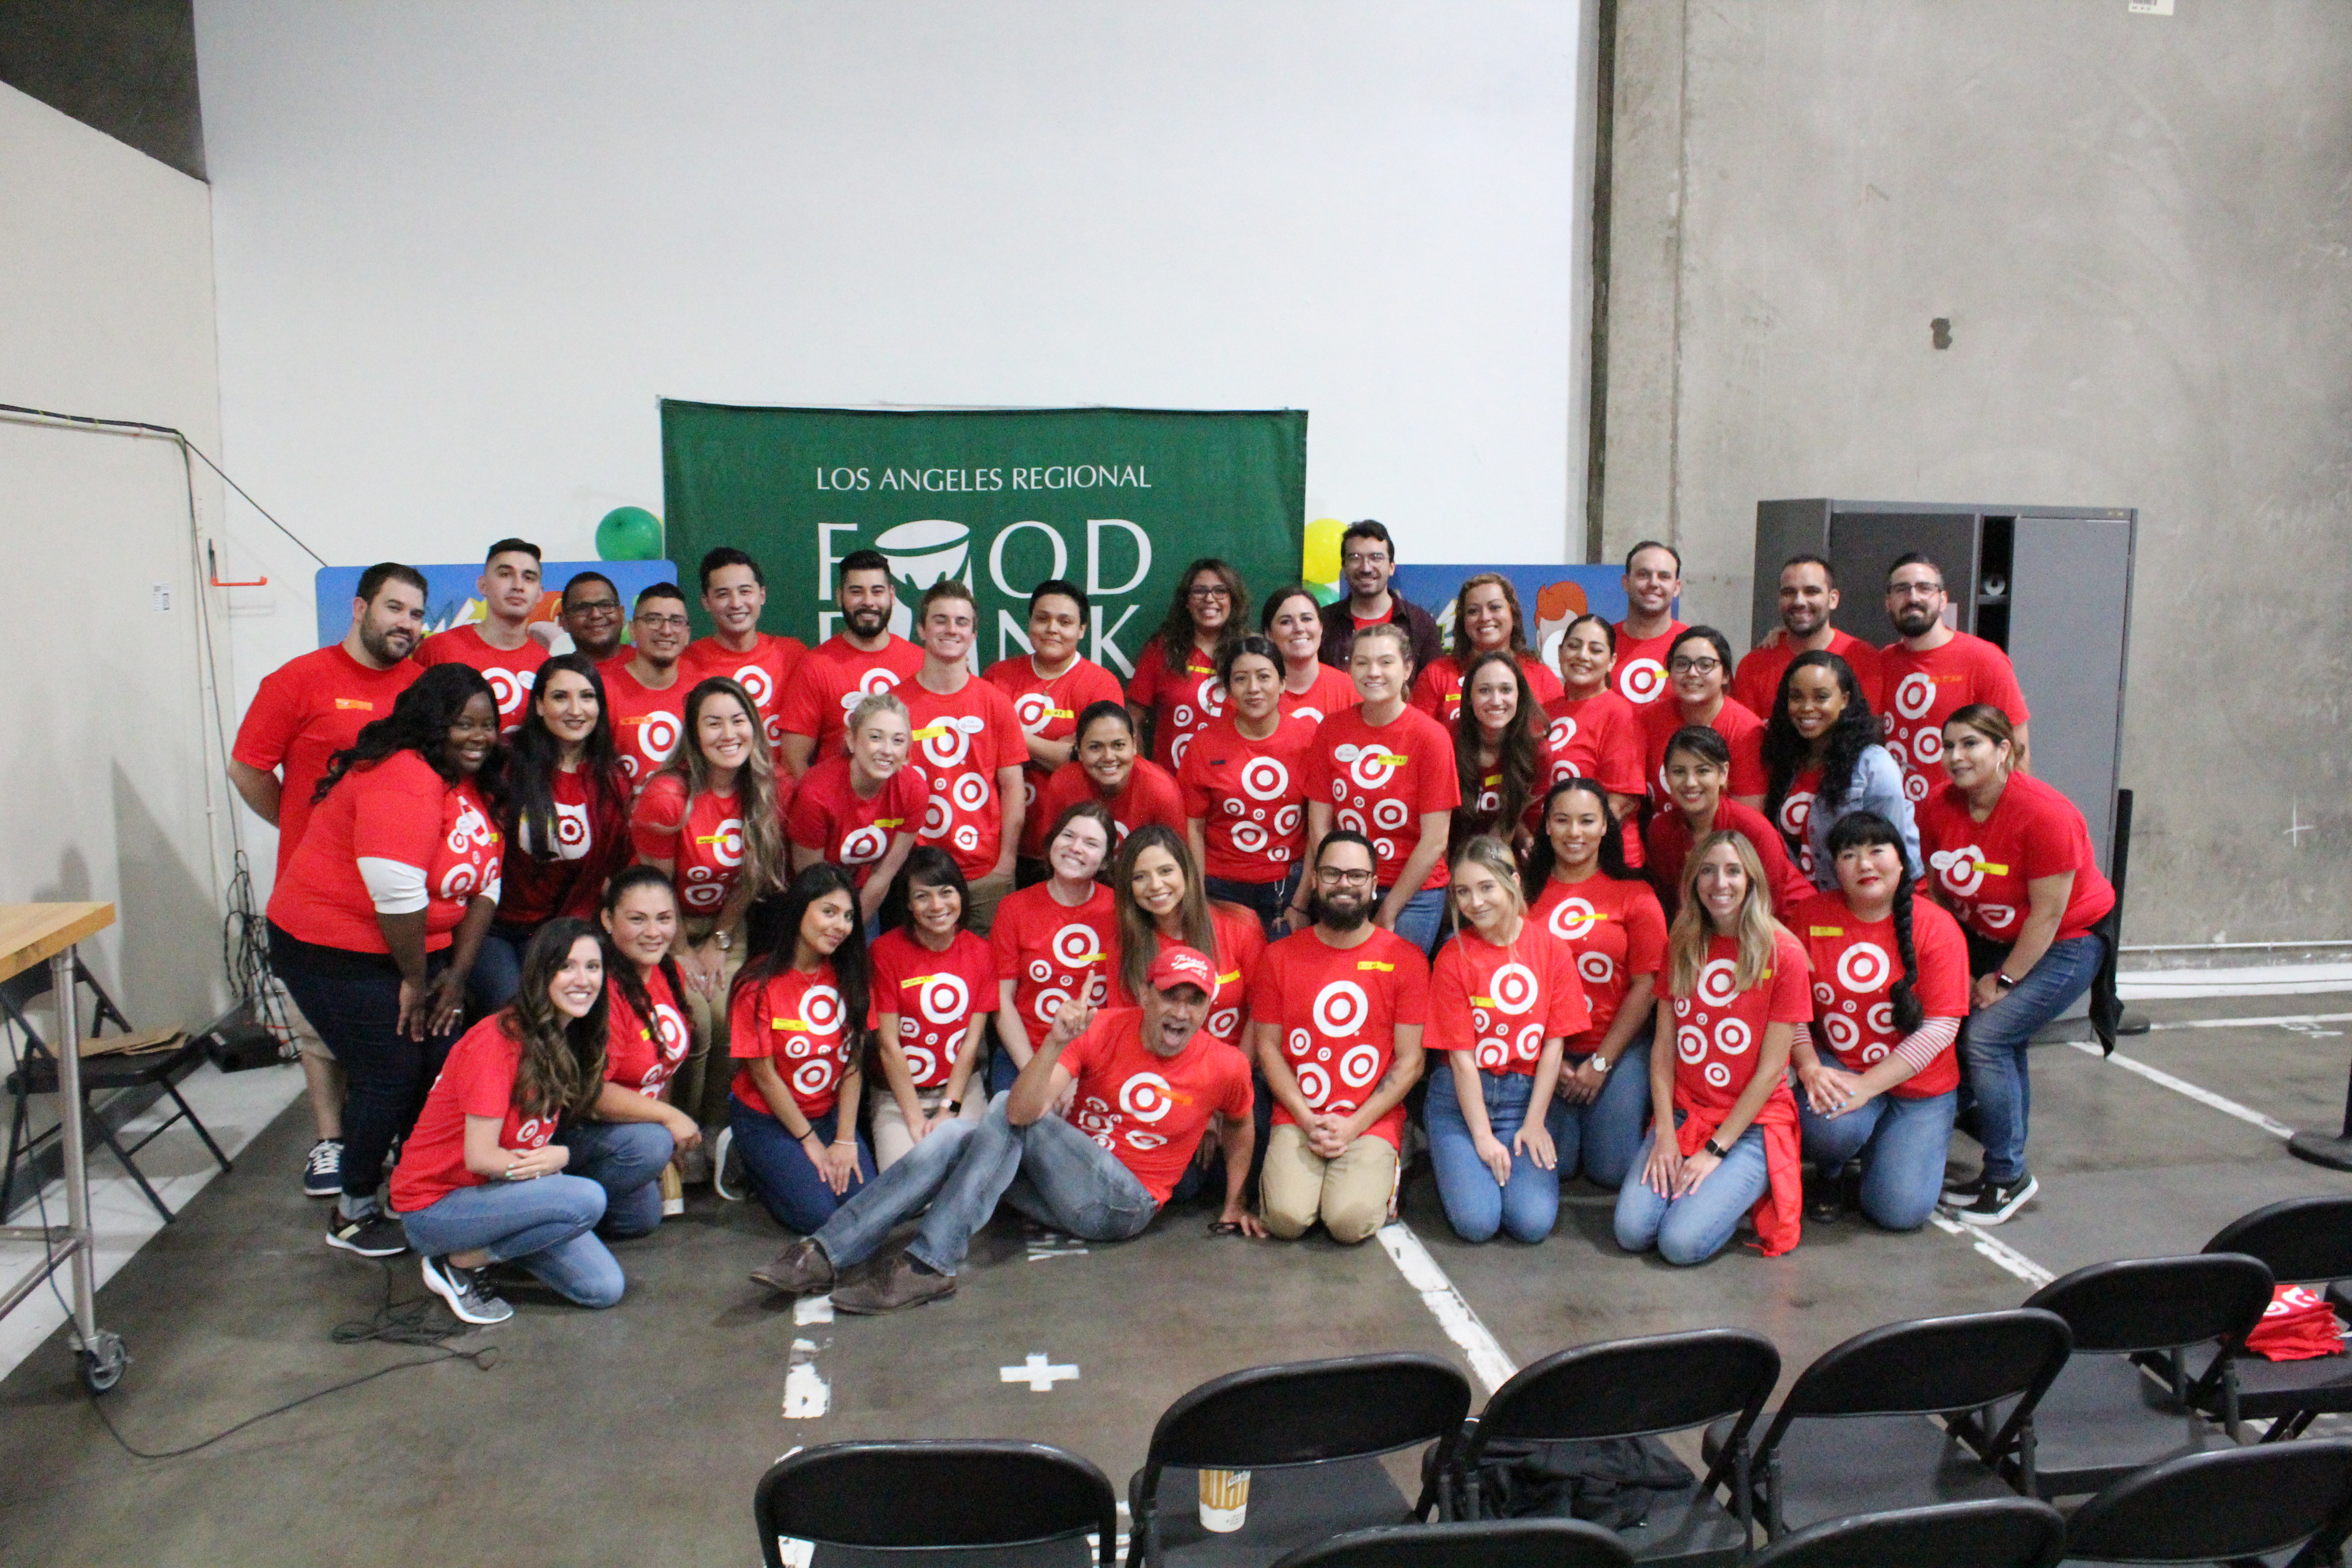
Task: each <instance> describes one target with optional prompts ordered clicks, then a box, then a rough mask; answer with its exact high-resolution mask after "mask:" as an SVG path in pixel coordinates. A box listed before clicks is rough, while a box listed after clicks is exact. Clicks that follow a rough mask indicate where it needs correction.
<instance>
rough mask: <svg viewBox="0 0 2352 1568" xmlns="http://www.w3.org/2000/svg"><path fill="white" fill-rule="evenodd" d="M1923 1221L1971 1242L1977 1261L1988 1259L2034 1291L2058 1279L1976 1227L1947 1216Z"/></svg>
mask: <svg viewBox="0 0 2352 1568" xmlns="http://www.w3.org/2000/svg"><path fill="white" fill-rule="evenodd" d="M1927 1219H1928V1222H1929V1223H1930V1224H1932V1225H1933V1226H1935V1227H1936V1228H1937V1230H1940V1231H1942V1232H1943V1233H1944V1234H1945V1235H1947V1236H1964V1237H1968V1238H1969V1240H1970V1241H1971V1242H1973V1243H1975V1244H1976V1250H1977V1256H1978V1257H1979V1258H1990V1259H1991V1260H1992V1261H1993V1262H1994V1263H1996V1264H1999V1265H2000V1267H2001V1268H2005V1269H2007V1270H2008V1271H2009V1272H2010V1273H2011V1274H2014V1275H2016V1276H2017V1277H2018V1278H2019V1279H2022V1280H2024V1281H2025V1282H2026V1283H2027V1284H2028V1285H2031V1286H2032V1287H2033V1288H2034V1289H2037V1290H2039V1289H2042V1287H2043V1286H2044V1285H2047V1284H2049V1283H2050V1281H2052V1280H2053V1279H2057V1278H2058V1276H2056V1275H2055V1274H2053V1273H2051V1272H2050V1270H2048V1269H2047V1268H2042V1265H2040V1264H2039V1263H2036V1262H2034V1261H2033V1259H2032V1258H2028V1257H2026V1256H2025V1254H2023V1253H2022V1252H2020V1251H2018V1250H2017V1248H2015V1247H2011V1246H2010V1245H2009V1243H2007V1242H2005V1241H2002V1240H2000V1239H1999V1238H1998V1237H1990V1236H1987V1235H1986V1234H1985V1233H1984V1232H1983V1231H1982V1230H1981V1229H1979V1227H1978V1226H1972V1225H1963V1224H1961V1223H1960V1222H1959V1221H1958V1220H1956V1219H1954V1218H1952V1217H1951V1216H1950V1215H1945V1214H1932V1215H1928V1216H1927Z"/></svg>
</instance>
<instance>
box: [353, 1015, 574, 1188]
mask: <svg viewBox="0 0 2352 1568" xmlns="http://www.w3.org/2000/svg"><path fill="white" fill-rule="evenodd" d="M506 1018H507V1014H506V1013H505V1012H503V1011H501V1012H499V1013H494V1014H492V1015H491V1016H488V1017H487V1018H485V1019H483V1020H482V1021H481V1022H480V1023H478V1024H477V1025H475V1026H473V1027H472V1028H470V1029H468V1030H467V1031H466V1032H465V1033H464V1034H463V1035H460V1036H459V1037H457V1044H456V1045H454V1046H451V1047H449V1055H448V1057H447V1058H446V1060H444V1061H443V1062H442V1064H441V1076H440V1077H438V1078H436V1079H434V1080H433V1088H432V1089H431V1091H430V1092H429V1093H427V1094H426V1095H425V1109H424V1110H421V1111H419V1112H417V1116H416V1125H415V1127H414V1128H412V1129H410V1131H409V1134H408V1136H407V1137H406V1138H405V1139H404V1140H403V1141H402V1142H401V1145H400V1163H399V1164H397V1165H395V1166H394V1167H393V1172H392V1206H393V1211H394V1213H396V1214H415V1212H416V1211H417V1210H419V1209H428V1208H431V1207H432V1206H433V1205H435V1204H437V1203H439V1202H440V1201H441V1200H442V1199H443V1198H446V1197H447V1196H448V1195H449V1194H451V1193H454V1192H456V1191H457V1190H458V1189H459V1188H461V1187H478V1186H480V1185H481V1184H482V1178H481V1177H479V1176H478V1175H476V1174H474V1173H473V1172H471V1171H469V1170H467V1169H466V1118H467V1117H468V1116H496V1117H500V1118H503V1119H504V1120H503V1122H502V1124H501V1125H500V1126H499V1148H501V1149H510V1150H512V1151H514V1152H516V1153H519V1154H520V1153H527V1152H530V1151H531V1150H533V1149H543V1148H545V1147H546V1146H547V1142H548V1140H549V1139H551V1138H552V1137H554V1136H555V1128H556V1123H557V1121H558V1120H559V1119H558V1117H557V1116H556V1115H555V1114H554V1113H553V1112H550V1113H549V1114H547V1115H545V1116H533V1117H528V1118H526V1117H525V1116H524V1115H523V1114H522V1112H521V1111H520V1110H517V1109H516V1108H515V1102H514V1084H515V1075H516V1074H517V1073H518V1072H519V1071H520V1070H521V1068H522V1042H521V1041H520V1040H518V1039H514V1038H511V1037H509V1036H508V1034H507V1032H506V1030H505V1028H504V1027H502V1026H503V1024H504V1023H505V1021H506Z"/></svg>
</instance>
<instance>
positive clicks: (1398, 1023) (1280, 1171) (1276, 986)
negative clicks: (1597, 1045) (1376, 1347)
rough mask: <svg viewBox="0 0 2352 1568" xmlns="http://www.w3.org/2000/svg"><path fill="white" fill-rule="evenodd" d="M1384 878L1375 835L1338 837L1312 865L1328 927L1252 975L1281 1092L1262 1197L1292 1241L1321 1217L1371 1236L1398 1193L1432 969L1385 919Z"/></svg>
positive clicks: (1254, 1027) (1320, 926)
mask: <svg viewBox="0 0 2352 1568" xmlns="http://www.w3.org/2000/svg"><path fill="white" fill-rule="evenodd" d="M1372 879H1373V855H1372V847H1371V845H1370V844H1369V843H1368V842H1366V841H1365V838H1364V836H1363V835H1362V834H1360V833H1351V832H1349V831H1348V830H1347V829H1345V828H1340V829H1338V830H1335V831H1333V832H1330V833H1327V834H1325V835H1324V836H1323V839H1322V842H1321V843H1320V844H1318V845H1317V846H1316V849H1315V864H1314V865H1313V866H1312V867H1311V868H1308V871H1307V885H1308V887H1309V888H1311V889H1313V897H1312V900H1311V901H1310V902H1309V904H1308V906H1307V910H1308V912H1309V913H1310V914H1311V915H1313V917H1314V919H1315V923H1314V924H1313V925H1312V926H1310V927H1308V928H1307V930H1305V931H1300V932H1298V933H1297V935H1295V936H1286V937H1285V938H1283V939H1282V940H1281V941H1280V942H1276V943H1275V944H1274V945H1273V946H1272V947H1270V948H1268V949H1266V952H1265V957H1264V958H1262V959H1260V960H1259V961H1258V964H1257V969H1256V971H1255V973H1254V974H1253V975H1252V976H1251V978H1250V987H1249V1017H1250V1049H1251V1053H1252V1055H1254V1056H1255V1058H1256V1059H1257V1064H1258V1069H1259V1070H1260V1071H1262V1072H1263V1073H1265V1083H1266V1088H1267V1089H1269V1090H1270V1091H1271V1092H1272V1094H1273V1097H1274V1128H1273V1131H1272V1132H1271V1133H1270V1134H1269V1135H1268V1137H1267V1140H1266V1151H1265V1170H1263V1171H1262V1172H1260V1173H1259V1175H1258V1202H1259V1205H1260V1209H1261V1212H1262V1214H1263V1215H1264V1217H1265V1228H1266V1229H1267V1231H1268V1232H1270V1233H1271V1234H1273V1235H1275V1236H1278V1237H1282V1238H1283V1239H1284V1240H1286V1241H1288V1240H1293V1239H1296V1238H1297V1237H1301V1236H1304V1235H1305V1234H1306V1233H1307V1227H1308V1226H1311V1225H1313V1224H1314V1223H1315V1222H1316V1221H1317V1220H1318V1219H1320V1220H1321V1221H1322V1222H1323V1228H1324V1229H1325V1230H1326V1231H1328V1233H1329V1234H1330V1237H1331V1239H1332V1240H1334V1241H1339V1242H1348V1243H1354V1242H1359V1241H1362V1240H1363V1239H1364V1238H1365V1237H1369V1236H1370V1235H1371V1234H1372V1233H1373V1232H1374V1231H1376V1230H1378V1229H1380V1227H1381V1224H1382V1222H1384V1221H1385V1220H1386V1219H1387V1218H1388V1213H1389V1197H1390V1194H1391V1193H1392V1192H1394V1191H1395V1188H1396V1170H1397V1153H1398V1145H1399V1142H1400V1140H1401V1139H1402V1137H1403V1136H1404V1115H1405V1112H1404V1097H1405V1094H1406V1092H1407V1091H1408V1090H1410V1089H1412V1086H1413V1084H1414V1083H1415V1082H1416V1081H1417V1080H1418V1079H1420V1077H1421V1070H1422V1052H1421V1031H1422V1025H1423V1021H1424V1019H1425V1018H1426V1016H1427V1015H1428V1011H1429V962H1428V960H1426V959H1424V958H1423V956H1422V954H1421V950H1420V949H1419V948H1417V947H1415V946H1413V945H1412V943H1411V942H1407V941H1405V940H1404V938H1402V937H1401V936H1398V935H1397V934H1396V933H1395V932H1394V931H1383V930H1381V928H1380V927H1379V926H1376V925H1374V924H1373V923H1372V920H1371V915H1372V906H1373V903H1374V901H1375V900H1377V899H1378V898H1379V893H1378V892H1377V890H1376V889H1375V888H1374V886H1373V881H1372Z"/></svg>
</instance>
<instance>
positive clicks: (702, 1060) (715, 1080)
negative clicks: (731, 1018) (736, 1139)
mask: <svg viewBox="0 0 2352 1568" xmlns="http://www.w3.org/2000/svg"><path fill="white" fill-rule="evenodd" d="M714 947H715V939H706V940H705V941H703V942H697V943H695V944H694V951H695V953H696V955H697V956H702V955H704V954H707V953H709V952H711V951H713V950H714ZM723 957H724V963H723V964H722V967H721V968H720V971H719V974H720V978H721V981H722V984H720V986H719V994H718V995H716V996H705V995H704V994H702V993H701V992H700V991H699V990H698V989H696V987H695V984H694V982H693V981H691V980H688V981H687V983H686V994H685V995H684V996H682V997H680V998H679V1000H680V1001H682V1002H684V1003H685V1004H686V1021H687V1026H688V1028H689V1029H691V1030H692V1032H693V1035H694V1040H693V1043H692V1044H691V1045H689V1046H688V1047H687V1052H686V1060H684V1061H683V1062H680V1063H679V1064H678V1068H677V1078H675V1079H672V1080H671V1082H670V1086H669V1102H670V1103H671V1104H672V1105H675V1106H677V1108H678V1109H679V1110H683V1111H685V1112H686V1113H687V1114H688V1116H691V1117H693V1118H694V1120H695V1123H696V1125H698V1126H700V1127H705V1128H710V1127H724V1126H726V1125H727V1090H728V1087H729V1086H730V1085H731V1084H732V1083H733V1082H734V1081H735V1061H734V1057H733V1054H732V1052H731V1051H730V1049H729V1040H728V1033H727V990H728V987H730V986H731V985H733V984H735V975H736V972H737V971H739V970H740V969H741V968H742V967H743V933H742V931H741V930H740V928H739V929H738V930H737V931H736V932H735V938H734V945H733V946H731V947H730V948H729V949H728V950H727V952H726V953H725V954H724V955H723Z"/></svg>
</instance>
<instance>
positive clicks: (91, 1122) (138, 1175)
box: [81, 1097, 174, 1225]
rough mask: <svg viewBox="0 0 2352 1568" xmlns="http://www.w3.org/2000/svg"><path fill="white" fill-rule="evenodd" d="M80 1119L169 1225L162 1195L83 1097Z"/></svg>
mask: <svg viewBox="0 0 2352 1568" xmlns="http://www.w3.org/2000/svg"><path fill="white" fill-rule="evenodd" d="M81 1119H82V1125H84V1126H85V1127H89V1128H91V1129H94V1130H95V1131H97V1133H98V1135H99V1138H100V1140H101V1141H102V1142H104V1143H105V1144H106V1146H107V1147H108V1148H109V1149H110V1150H112V1151H113V1152H114V1158H115V1160H116V1161H117V1162H118V1163H120V1164H121V1166H122V1168H123V1169H124V1170H125V1171H127V1172H129V1173H130V1174H131V1180H132V1181H134V1182H136V1183H138V1184H139V1190H140V1191H141V1192H142V1193H145V1194H147V1201H148V1202H149V1203H151V1204H153V1205H155V1212H156V1213H157V1214H159V1215H163V1223H164V1224H165V1225H169V1224H171V1223H172V1221H173V1217H174V1215H173V1213H172V1211H171V1208H170V1207H169V1206H168V1205H165V1203H164V1202H163V1197H162V1195H161V1194H158V1193H157V1192H156V1191H155V1189H154V1187H153V1186H152V1185H151V1184H149V1183H148V1180H147V1173H145V1172H144V1171H142V1170H141V1169H140V1168H139V1166H138V1163H137V1162H135V1161H133V1160H132V1159H131V1152H130V1151H129V1150H127V1149H125V1148H123V1146H122V1141H121V1139H120V1138H117V1137H116V1136H115V1135H114V1129H113V1127H112V1126H110V1124H109V1123H108V1121H107V1120H106V1118H105V1117H103V1116H100V1114H99V1113H98V1110H97V1109H96V1108H95V1107H93V1106H92V1105H91V1104H90V1103H89V1099H88V1097H84V1099H83V1100H82V1102H81Z"/></svg>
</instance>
